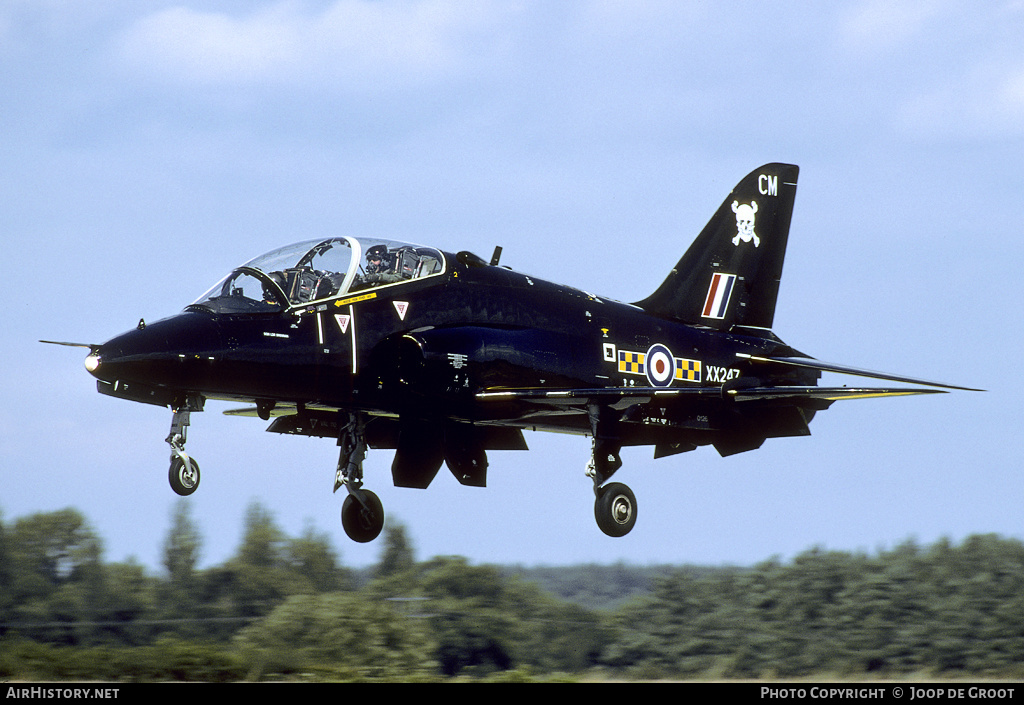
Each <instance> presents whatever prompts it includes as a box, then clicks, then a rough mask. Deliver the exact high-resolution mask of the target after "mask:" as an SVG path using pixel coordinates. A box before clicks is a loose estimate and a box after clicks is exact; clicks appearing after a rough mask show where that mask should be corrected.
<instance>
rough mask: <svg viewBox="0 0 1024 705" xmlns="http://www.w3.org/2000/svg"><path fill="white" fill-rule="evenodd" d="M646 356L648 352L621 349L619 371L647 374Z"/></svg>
mask: <svg viewBox="0 0 1024 705" xmlns="http://www.w3.org/2000/svg"><path fill="white" fill-rule="evenodd" d="M646 358H647V354H646V353H640V352H627V351H626V350H619V372H627V373H629V374H633V375H642V374H647V372H646V368H645V367H644V361H645V359H646Z"/></svg>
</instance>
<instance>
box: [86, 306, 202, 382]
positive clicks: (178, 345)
mask: <svg viewBox="0 0 1024 705" xmlns="http://www.w3.org/2000/svg"><path fill="white" fill-rule="evenodd" d="M219 347H220V333H219V330H218V327H217V324H216V321H215V320H214V318H213V317H212V316H210V315H209V314H205V313H192V312H188V313H182V314H179V315H177V316H172V317H170V318H165V319H163V320H160V321H156V322H155V323H151V324H148V325H146V324H142V323H140V325H139V326H138V327H137V328H135V329H134V330H130V331H127V332H125V333H122V334H121V335H119V336H116V337H114V338H111V339H110V340H108V341H107V342H105V343H103V344H102V345H100V346H99V347H98V348H96V349H94V350H92V351H91V352H90V353H89V355H88V356H87V357H86V358H85V369H87V370H88V371H89V373H90V374H92V375H93V376H94V377H96V378H97V379H100V380H103V381H106V382H114V381H117V380H121V381H133V382H144V383H148V384H157V385H186V386H187V385H188V383H189V380H190V378H191V377H192V376H194V374H195V372H196V371H195V369H194V367H195V366H196V365H197V364H201V363H209V362H210V361H212V360H213V358H214V355H215V354H216V352H217V349H218V348H219Z"/></svg>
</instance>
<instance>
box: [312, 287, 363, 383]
mask: <svg viewBox="0 0 1024 705" xmlns="http://www.w3.org/2000/svg"><path fill="white" fill-rule="evenodd" d="M314 315H315V317H316V321H315V325H316V336H317V346H316V351H317V353H316V358H317V359H316V363H317V365H316V367H317V372H318V375H317V377H318V379H317V387H318V390H319V392H320V398H321V399H322V400H323V401H325V402H337V401H344V400H347V399H349V398H351V396H352V378H353V376H354V375H355V373H356V365H357V360H356V354H355V351H356V346H355V337H356V321H355V315H354V313H353V310H352V306H344V307H342V308H336V307H334V306H320V307H318V310H317V311H316V313H315V314H314Z"/></svg>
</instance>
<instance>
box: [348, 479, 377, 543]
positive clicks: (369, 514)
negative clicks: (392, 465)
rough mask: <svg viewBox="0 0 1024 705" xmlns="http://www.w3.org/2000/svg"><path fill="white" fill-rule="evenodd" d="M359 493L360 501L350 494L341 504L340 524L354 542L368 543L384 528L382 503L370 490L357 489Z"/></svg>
mask: <svg viewBox="0 0 1024 705" xmlns="http://www.w3.org/2000/svg"><path fill="white" fill-rule="evenodd" d="M359 494H360V496H361V497H362V500H363V501H362V502H360V501H359V500H358V499H356V497H354V496H353V495H351V494H350V495H349V496H348V497H346V498H345V502H344V503H343V504H342V505H341V526H342V528H343V529H345V533H346V534H347V535H348V537H349V538H350V539H352V540H353V541H355V542H356V543H369V542H370V541H373V540H374V539H375V538H377V537H378V536H380V532H381V531H382V530H383V529H384V505H383V504H381V501H380V498H378V497H377V495H375V494H374V493H373V492H370V490H359ZM363 502H365V503H366V506H365V507H364V506H363Z"/></svg>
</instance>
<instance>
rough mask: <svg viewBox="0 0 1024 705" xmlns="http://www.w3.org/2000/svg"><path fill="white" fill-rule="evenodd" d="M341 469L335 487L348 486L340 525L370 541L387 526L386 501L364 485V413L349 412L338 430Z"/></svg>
mask: <svg viewBox="0 0 1024 705" xmlns="http://www.w3.org/2000/svg"><path fill="white" fill-rule="evenodd" d="M338 446H339V447H340V448H341V451H340V453H339V455H338V470H337V472H336V473H335V476H334V491H335V492H337V491H338V489H339V488H341V487H344V488H345V489H346V490H348V496H347V497H345V501H344V503H343V504H342V505H341V526H342V528H343V529H345V533H346V534H347V535H348V537H349V538H350V539H352V540H353V541H355V542H357V543H368V542H370V541H373V540H374V539H375V538H377V537H378V536H380V532H381V531H382V530H383V529H384V505H383V504H381V501H380V498H378V497H377V495H376V494H374V493H373V492H371V491H370V490H364V489H362V487H363V459H364V458H365V457H366V431H365V421H364V419H363V417H362V415H359V414H351V413H350V414H349V415H348V422H347V423H346V424H345V425H344V426H343V427H342V429H341V432H340V433H339V434H338Z"/></svg>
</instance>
